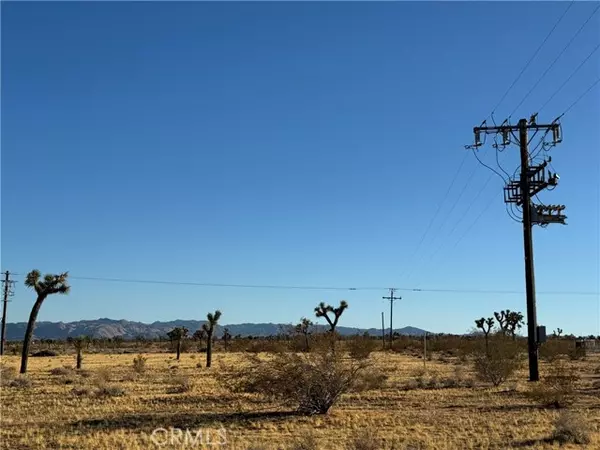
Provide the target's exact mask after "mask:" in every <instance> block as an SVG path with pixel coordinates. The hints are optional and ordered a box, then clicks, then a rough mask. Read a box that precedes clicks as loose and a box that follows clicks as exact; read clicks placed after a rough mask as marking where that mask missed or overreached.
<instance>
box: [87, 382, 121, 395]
mask: <svg viewBox="0 0 600 450" xmlns="http://www.w3.org/2000/svg"><path fill="white" fill-rule="evenodd" d="M94 395H95V396H96V397H100V398H103V397H121V396H123V395H125V391H124V390H123V388H121V387H119V386H114V385H108V384H106V385H104V386H100V387H99V388H98V389H97V390H96V391H95V392H94Z"/></svg>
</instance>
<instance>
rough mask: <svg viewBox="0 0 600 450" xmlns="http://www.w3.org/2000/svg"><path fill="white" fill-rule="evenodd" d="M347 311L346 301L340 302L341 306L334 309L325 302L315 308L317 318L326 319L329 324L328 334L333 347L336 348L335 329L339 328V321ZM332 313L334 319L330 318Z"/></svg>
mask: <svg viewBox="0 0 600 450" xmlns="http://www.w3.org/2000/svg"><path fill="white" fill-rule="evenodd" d="M346 309H348V302H346V300H342V301H341V302H340V306H338V307H337V308H334V307H333V306H331V305H326V304H325V303H324V302H321V303H319V305H318V306H317V307H316V308H315V316H317V317H324V318H325V320H326V321H327V323H328V324H329V330H328V331H327V332H328V333H330V335H331V346H332V347H335V328H336V327H337V324H338V321H339V320H340V317H341V316H342V314H343V313H344V311H346ZM330 313H331V314H333V317H330V316H329V314H330Z"/></svg>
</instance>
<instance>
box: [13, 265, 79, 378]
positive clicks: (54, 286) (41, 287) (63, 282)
mask: <svg viewBox="0 0 600 450" xmlns="http://www.w3.org/2000/svg"><path fill="white" fill-rule="evenodd" d="M41 277H42V274H41V272H40V271H39V270H37V269H34V270H32V271H31V272H29V273H28V274H27V277H26V278H25V286H27V287H29V288H33V289H34V290H35V293H36V294H37V298H36V300H35V303H34V304H33V308H31V314H30V315H29V321H28V322H27V329H26V330H25V336H24V338H23V350H22V353H21V370H20V372H21V373H26V372H27V362H28V359H29V347H30V345H31V338H32V337H33V329H34V328H35V321H36V320H37V316H38V313H39V312H40V308H41V307H42V303H44V300H46V297H48V296H49V295H53V294H68V293H69V291H70V289H71V287H70V286H69V284H68V283H67V278H68V277H69V273H68V272H64V273H61V274H59V275H51V274H47V275H45V276H44V279H43V280H41Z"/></svg>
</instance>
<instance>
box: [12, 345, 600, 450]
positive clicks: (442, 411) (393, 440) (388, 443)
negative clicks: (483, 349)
mask: <svg viewBox="0 0 600 450" xmlns="http://www.w3.org/2000/svg"><path fill="white" fill-rule="evenodd" d="M146 356H147V357H148V363H147V366H148V370H147V372H146V373H144V374H141V375H139V374H135V372H134V371H133V368H132V361H133V357H134V355H131V354H127V355H102V354H95V355H87V356H86V357H85V359H84V371H83V373H77V372H75V371H73V372H72V373H68V374H65V375H52V374H51V373H50V370H51V369H53V368H57V367H63V366H71V367H72V366H73V365H74V358H73V356H58V357H53V358H31V359H30V363H29V364H30V373H29V375H28V377H29V378H30V380H31V382H32V385H31V386H30V387H25V388H19V387H10V386H7V379H6V378H7V377H5V380H3V383H2V388H1V389H2V390H1V421H0V424H1V430H0V443H1V445H0V447H1V448H2V449H11V450H12V449H58V448H69V449H106V450H116V449H144V450H146V449H154V448H156V449H158V448H194V447H193V446H191V445H188V446H187V447H186V446H183V445H175V444H174V445H163V446H158V445H155V444H154V443H153V442H152V440H151V439H150V436H151V433H152V431H153V430H154V429H156V428H159V427H160V428H165V429H167V428H169V427H174V428H180V429H190V430H192V431H191V432H192V433H194V434H195V433H196V431H197V430H198V429H201V430H209V431H212V433H213V439H216V437H215V436H216V435H215V433H216V430H218V429H220V427H222V429H224V430H225V431H224V432H225V433H226V440H227V445H226V446H221V447H218V446H206V447H205V448H227V449H286V448H294V447H293V444H294V443H295V442H298V441H305V442H306V441H307V440H308V438H307V436H308V435H312V436H313V437H314V438H315V439H316V440H317V445H318V448H319V449H340V448H341V449H344V448H352V447H347V446H348V445H349V443H350V442H351V440H352V439H353V437H354V436H356V435H358V434H361V433H363V432H365V431H370V432H372V433H373V434H374V435H375V437H376V439H377V445H376V447H374V448H378V449H385V448H394V449H409V448H410V449H442V450H443V449H489V448H494V449H508V448H531V449H541V448H558V447H559V445H558V444H557V443H550V442H548V441H546V440H545V439H546V438H547V437H548V436H549V435H550V434H551V432H552V429H553V426H552V423H553V420H554V419H555V418H556V416H557V414H558V412H557V411H556V410H552V409H543V408H540V407H539V406H537V405H536V404H535V403H533V402H532V401H531V400H529V399H528V398H527V397H526V396H525V395H524V393H525V392H526V391H527V389H528V387H529V386H528V383H527V382H526V381H524V380H526V373H525V371H521V372H520V373H519V374H518V376H517V377H515V380H514V381H510V382H508V383H507V384H505V385H503V386H500V387H499V388H491V387H488V386H485V385H482V384H476V385H475V386H474V387H473V388H445V389H435V390H428V389H412V390H403V389H401V387H402V386H404V385H406V383H407V382H409V380H414V379H415V376H416V375H417V374H418V372H419V371H421V370H422V369H423V362H422V360H420V359H417V358H414V357H409V356H404V355H401V354H389V353H385V354H384V353H381V352H377V353H373V354H372V355H371V357H370V358H371V360H372V362H373V364H374V365H375V366H376V367H378V368H379V369H380V370H381V371H383V372H384V373H386V374H387V375H388V376H389V380H388V382H387V384H386V386H385V387H384V388H382V389H379V390H376V391H368V392H363V393H361V394H348V395H346V396H344V397H343V398H342V401H341V402H340V403H339V404H338V405H336V406H334V408H333V409H332V411H331V412H330V414H329V415H327V416H313V417H299V416H295V415H293V414H291V413H290V412H289V411H286V410H282V409H280V408H278V407H277V405H274V404H269V403H265V402H264V400H262V399H260V398H259V397H256V396H251V395H241V394H232V393H230V392H229V391H228V390H227V389H226V388H224V387H223V386H222V385H221V384H220V383H219V382H218V380H217V378H218V377H219V374H220V373H222V371H223V370H226V369H225V368H224V367H225V366H227V367H231V366H236V365H237V366H239V365H240V364H242V363H243V358H244V355H243V354H240V353H231V354H224V353H217V354H216V355H215V362H214V363H213V368H211V369H206V368H198V367H196V365H197V363H198V362H199V361H202V362H203V363H204V359H203V358H204V355H201V354H184V355H182V359H181V361H180V362H177V361H175V360H174V358H173V356H172V355H169V354H148V355H146ZM221 363H224V365H223V366H222V365H221ZM574 364H576V365H577V367H578V370H579V372H580V373H581V374H582V375H583V376H584V379H583V382H582V383H581V384H580V386H579V390H578V399H577V401H576V402H575V404H574V405H573V406H572V407H571V408H570V409H571V410H574V411H577V412H578V413H580V414H581V415H582V416H584V417H585V418H586V419H587V421H588V422H589V423H590V424H592V429H593V430H594V433H593V436H592V442H591V444H589V445H588V446H586V447H585V448H588V449H600V436H599V433H598V430H599V429H600V389H598V387H599V386H598V385H599V383H598V380H600V373H598V372H600V358H599V355H596V356H591V357H588V358H587V360H586V361H583V362H575V363H574ZM3 365H4V366H5V367H6V366H9V367H14V368H15V369H16V368H17V367H18V359H17V357H15V356H8V357H5V358H4V360H3ZM203 365H204V364H203ZM458 365H459V363H458V361H447V362H440V361H436V360H433V361H428V362H427V370H428V372H429V373H430V374H431V373H438V374H440V375H442V376H449V377H454V376H456V375H455V370H456V367H457V366H458ZM102 369H105V370H104V371H105V372H106V373H104V374H102V373H101V372H102ZM543 369H544V367H543V366H542V370H543ZM463 371H465V376H466V377H469V376H470V374H469V373H468V368H463ZM99 372H100V378H102V377H104V378H105V380H104V385H105V386H109V387H110V386H118V387H120V388H122V389H123V390H124V392H125V393H124V395H123V396H118V397H104V398H98V397H95V396H94V395H93V391H94V389H97V386H98V385H99V384H98V382H97V381H96V380H97V378H98V373H99ZM176 374H177V375H183V376H187V377H189V379H190V380H191V381H192V383H193V385H192V387H191V390H190V391H188V392H183V393H172V388H173V379H174V378H177V376H176ZM518 380H523V381H518ZM594 383H595V385H596V387H595V388H593V387H592V386H593V385H594ZM101 384H102V383H100V385H101ZM85 388H87V389H91V393H84V394H83V395H79V396H78V395H75V394H73V392H72V391H73V390H74V389H76V390H77V389H85ZM161 433H162V432H161ZM156 437H157V440H158V442H164V441H165V439H166V438H165V435H164V434H157V435H156ZM173 442H174V443H175V442H177V441H176V440H175V441H173ZM189 442H191V441H188V443H189ZM195 448H201V447H200V446H196V447H195ZM296 448H301V447H296ZM353 448H356V447H353ZM562 448H569V446H564V447H562ZM571 448H577V447H575V446H573V447H571ZM579 448H581V447H579Z"/></svg>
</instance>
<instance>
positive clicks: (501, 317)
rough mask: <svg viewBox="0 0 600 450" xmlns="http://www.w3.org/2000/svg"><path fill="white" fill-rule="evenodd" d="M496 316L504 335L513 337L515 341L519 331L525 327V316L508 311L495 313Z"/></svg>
mask: <svg viewBox="0 0 600 450" xmlns="http://www.w3.org/2000/svg"><path fill="white" fill-rule="evenodd" d="M494 316H495V317H496V320H497V321H498V325H499V326H500V330H501V331H502V334H504V335H505V336H512V338H513V340H515V339H516V333H517V330H518V329H520V328H521V327H522V326H523V314H522V313H520V312H516V311H511V310H510V309H507V310H504V311H500V312H499V313H497V312H494Z"/></svg>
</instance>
